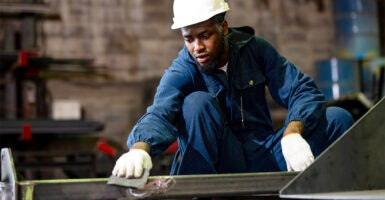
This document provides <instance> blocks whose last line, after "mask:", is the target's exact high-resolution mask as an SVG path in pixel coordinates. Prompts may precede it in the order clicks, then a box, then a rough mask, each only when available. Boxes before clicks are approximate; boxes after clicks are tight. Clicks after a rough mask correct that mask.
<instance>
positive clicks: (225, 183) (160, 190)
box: [18, 172, 297, 200]
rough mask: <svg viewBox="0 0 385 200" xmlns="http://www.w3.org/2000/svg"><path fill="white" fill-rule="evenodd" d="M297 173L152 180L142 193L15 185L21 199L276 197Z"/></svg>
mask: <svg viewBox="0 0 385 200" xmlns="http://www.w3.org/2000/svg"><path fill="white" fill-rule="evenodd" d="M296 175H297V173H287V172H275V173H251V174H221V175H188V176H154V177H149V179H148V180H149V182H148V184H147V185H146V186H145V188H144V189H143V190H134V189H130V188H127V187H119V186H113V185H108V184H107V181H108V180H107V178H101V179H73V180H71V179H67V180H47V181H22V182H19V184H18V185H19V191H21V192H20V193H19V195H21V196H20V198H21V199H26V197H25V196H23V195H25V194H29V195H30V194H33V199H44V200H48V199H132V198H140V199H154V198H156V199H170V198H171V199H173V198H174V199H181V198H190V199H191V198H193V197H223V196H232V197H237V196H254V195H264V196H276V197H278V191H279V189H280V188H282V187H283V186H284V185H285V184H286V183H288V182H289V181H290V180H291V179H292V178H293V177H294V176H296Z"/></svg>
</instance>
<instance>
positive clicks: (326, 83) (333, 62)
mask: <svg viewBox="0 0 385 200" xmlns="http://www.w3.org/2000/svg"><path fill="white" fill-rule="evenodd" d="M355 63H356V62H354V61H353V60H346V59H337V58H331V59H327V60H319V61H316V63H315V68H316V69H315V72H316V76H315V81H316V84H317V86H318V87H319V89H320V90H321V91H322V93H323V94H324V95H325V97H326V99H327V100H333V99H339V98H341V97H343V96H345V95H349V94H354V93H358V92H359V91H360V87H359V71H358V66H357V65H356V64H355Z"/></svg>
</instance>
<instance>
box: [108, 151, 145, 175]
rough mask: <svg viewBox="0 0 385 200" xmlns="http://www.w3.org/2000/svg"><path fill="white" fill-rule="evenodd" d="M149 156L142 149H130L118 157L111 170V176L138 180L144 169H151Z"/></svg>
mask: <svg viewBox="0 0 385 200" xmlns="http://www.w3.org/2000/svg"><path fill="white" fill-rule="evenodd" d="M151 168H152V161H151V157H150V155H149V154H148V153H147V152H146V151H144V150H142V149H131V150H130V151H129V152H127V153H125V154H123V155H122V156H120V158H119V159H118V160H117V161H116V164H115V167H114V169H113V170H112V175H114V176H121V177H126V178H132V177H135V178H140V177H141V176H142V174H143V172H144V169H151Z"/></svg>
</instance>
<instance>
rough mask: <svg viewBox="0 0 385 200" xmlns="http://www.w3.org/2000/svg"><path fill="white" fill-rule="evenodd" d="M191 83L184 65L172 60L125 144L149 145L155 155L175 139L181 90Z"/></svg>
mask: <svg viewBox="0 0 385 200" xmlns="http://www.w3.org/2000/svg"><path fill="white" fill-rule="evenodd" d="M191 83H192V77H191V75H189V72H188V68H187V67H186V66H185V64H183V63H181V62H178V61H175V60H174V62H173V64H172V65H171V67H170V68H169V69H167V70H166V71H165V74H164V75H163V76H162V78H161V80H160V83H159V85H158V87H157V91H156V94H155V97H154V102H153V104H152V105H151V106H150V107H148V108H147V112H146V113H145V114H144V115H143V116H142V117H141V118H140V119H139V121H138V122H137V124H136V125H135V126H134V128H133V130H132V131H131V133H130V134H129V136H128V140H127V146H128V147H131V146H132V145H133V144H134V143H136V142H146V143H148V144H149V145H150V148H151V155H152V156H155V155H158V154H160V153H162V152H163V151H164V150H165V149H166V148H167V147H168V146H169V145H170V144H171V143H172V142H174V141H175V140H176V138H177V128H176V126H175V120H176V118H177V115H178V114H179V112H180V109H181V105H182V103H183V99H184V96H185V93H186V91H184V90H185V88H186V87H187V86H188V85H189V84H191Z"/></svg>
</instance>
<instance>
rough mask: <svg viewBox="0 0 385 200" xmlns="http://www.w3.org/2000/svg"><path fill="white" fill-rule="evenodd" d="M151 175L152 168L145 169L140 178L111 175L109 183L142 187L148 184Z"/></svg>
mask: <svg viewBox="0 0 385 200" xmlns="http://www.w3.org/2000/svg"><path fill="white" fill-rule="evenodd" d="M149 175H150V170H149V169H145V170H144V172H143V175H142V177H140V178H125V177H118V176H110V178H109V179H108V182H107V184H110V185H118V186H124V187H131V188H138V189H142V188H144V186H145V185H146V183H147V178H148V176H149Z"/></svg>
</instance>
